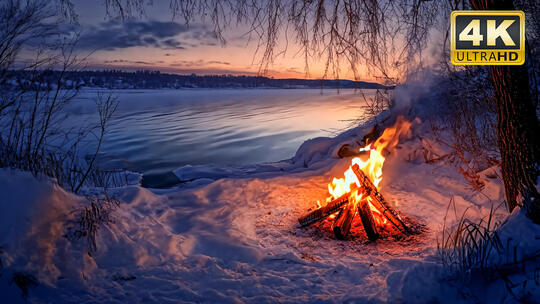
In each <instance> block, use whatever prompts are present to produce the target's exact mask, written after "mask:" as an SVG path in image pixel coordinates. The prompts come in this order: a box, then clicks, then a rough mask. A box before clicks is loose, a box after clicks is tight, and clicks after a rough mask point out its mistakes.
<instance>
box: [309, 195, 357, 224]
mask: <svg viewBox="0 0 540 304" xmlns="http://www.w3.org/2000/svg"><path fill="white" fill-rule="evenodd" d="M348 202H349V194H348V193H347V194H345V195H342V196H341V197H338V198H337V199H335V200H333V201H331V202H329V203H328V204H326V205H325V206H323V207H321V208H318V209H315V210H313V211H311V212H310V213H308V214H306V215H304V216H302V217H300V218H298V223H300V226H302V227H303V226H308V225H311V224H313V223H315V222H318V221H320V220H323V219H325V218H326V217H327V216H329V215H330V214H332V213H334V212H336V211H338V210H339V209H340V208H342V207H343V206H344V205H345V204H347V203H348Z"/></svg>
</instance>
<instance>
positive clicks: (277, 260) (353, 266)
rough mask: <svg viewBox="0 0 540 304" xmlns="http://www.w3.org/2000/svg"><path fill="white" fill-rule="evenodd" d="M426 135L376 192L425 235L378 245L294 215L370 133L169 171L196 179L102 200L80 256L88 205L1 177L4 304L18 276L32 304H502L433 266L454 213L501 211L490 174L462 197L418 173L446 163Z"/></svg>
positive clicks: (27, 178) (465, 188)
mask: <svg viewBox="0 0 540 304" xmlns="http://www.w3.org/2000/svg"><path fill="white" fill-rule="evenodd" d="M399 93H400V92H399V91H397V92H396V94H399ZM399 108H400V107H399V106H398V110H399ZM409 113H411V111H409ZM392 115H393V114H391V115H390V116H392ZM391 120H392V118H390V119H389V120H388V121H391ZM428 130H429V126H427V125H426V124H422V123H416V125H415V126H414V129H413V136H412V137H411V138H407V139H403V140H402V141H401V143H400V144H399V145H398V147H397V149H396V150H395V151H393V152H392V153H391V154H390V155H388V157H387V159H386V162H385V164H384V168H383V174H384V179H383V181H382V188H381V189H382V193H383V195H384V196H385V197H386V198H387V200H388V201H390V203H392V204H393V205H394V207H395V208H396V209H398V210H399V211H400V212H401V213H402V214H404V215H406V216H407V217H409V218H411V219H413V220H414V221H416V222H418V223H420V224H422V225H425V231H423V232H422V233H421V234H419V235H415V236H413V237H409V238H406V239H398V240H396V239H394V238H391V237H389V238H384V239H381V240H378V241H377V242H369V241H368V240H367V237H366V236H365V235H364V234H363V231H362V229H361V228H360V227H356V229H355V228H353V230H354V233H353V235H352V237H351V238H350V239H349V240H346V241H339V240H336V239H334V238H333V237H332V235H331V234H330V233H329V232H327V231H325V230H324V229H320V227H317V226H313V227H308V228H298V227H297V218H298V217H299V216H300V215H302V214H304V213H305V212H306V211H307V210H308V209H309V208H313V207H314V205H315V202H316V201H317V200H320V201H324V199H325V198H326V196H327V184H328V182H329V181H331V179H332V178H333V177H335V176H341V175H342V174H343V171H344V170H345V169H346V168H347V167H348V166H349V165H350V161H351V159H350V158H344V159H340V158H338V157H337V150H338V148H339V147H341V145H343V144H345V143H349V144H350V145H353V146H354V145H356V144H355V141H357V140H358V139H360V138H361V137H362V136H363V135H364V134H365V133H366V132H367V131H368V128H362V127H359V128H356V129H352V130H349V131H347V132H345V133H344V134H341V135H340V136H338V137H336V138H319V139H314V140H310V141H307V142H306V143H304V145H302V147H300V149H299V151H298V152H297V154H296V156H295V157H294V158H293V159H292V160H290V161H286V162H281V163H274V164H264V165H254V166H247V167H238V168H222V167H216V166H206V167H191V166H188V167H183V168H180V169H178V170H177V171H176V172H175V174H177V175H178V176H179V177H180V179H181V180H194V181H193V182H191V183H188V184H186V185H182V186H179V187H177V188H173V189H166V190H150V189H145V188H142V187H139V186H128V187H125V188H122V189H113V190H111V191H112V193H113V194H114V195H115V196H116V197H117V198H118V199H119V200H120V201H121V203H120V205H119V206H118V208H117V209H115V210H114V211H113V212H112V213H111V216H112V222H111V223H110V224H109V225H102V226H101V229H100V230H99V232H98V240H97V245H98V250H97V251H96V252H94V253H92V254H88V253H87V247H86V243H85V242H84V241H83V240H79V241H69V240H68V239H67V238H66V237H65V234H66V229H67V227H68V226H69V223H73V221H74V220H76V219H77V217H78V216H79V214H80V210H81V208H82V207H83V206H86V205H87V204H88V203H87V202H86V201H85V199H84V198H81V197H77V196H75V195H73V194H70V193H67V192H65V191H64V190H62V189H60V188H59V187H58V186H57V185H56V184H55V183H54V182H53V181H50V180H47V179H42V180H39V181H38V180H36V179H35V178H33V177H32V176H31V175H29V174H27V173H22V172H16V171H11V170H6V169H2V170H0V193H1V199H0V210H2V212H1V214H0V246H2V247H1V251H0V252H1V253H0V258H1V260H2V265H3V269H1V270H0V274H1V277H0V293H1V294H2V298H3V300H2V302H4V301H6V302H5V303H12V302H13V303H15V302H19V301H23V300H22V298H21V290H20V289H19V288H18V287H17V286H16V284H15V283H10V281H12V278H13V277H14V274H16V273H25V274H28V275H32V276H34V277H35V279H36V281H37V282H38V285H37V286H36V287H33V288H31V289H30V290H29V296H28V301H30V302H37V303H63V302H77V303H95V302H106V303H149V302H160V303H183V302H197V303H199V302H203V303H244V302H247V303H274V302H283V303H308V302H309V303H342V302H347V303H379V302H393V303H437V302H441V303H456V302H466V303H468V302H473V303H475V302H486V301H493V300H497V301H496V302H504V301H506V302H509V303H511V302H512V301H513V298H512V297H511V296H510V295H509V293H508V291H507V289H506V288H505V287H504V286H505V285H504V282H502V281H500V280H499V281H495V282H493V283H492V284H488V285H482V287H481V288H483V289H482V290H481V289H480V287H478V286H474V284H473V285H471V286H469V288H468V287H466V286H463V285H462V284H460V283H459V281H457V280H454V279H453V278H452V276H450V275H449V273H448V272H447V269H445V268H444V267H443V266H442V265H441V263H440V261H439V259H438V258H437V255H436V253H437V239H438V238H440V236H441V234H440V232H441V229H442V227H443V223H444V222H445V220H446V226H452V225H454V224H455V223H456V221H457V220H458V219H459V217H460V216H461V215H462V213H463V212H464V211H465V210H467V216H468V217H469V218H470V219H471V220H476V219H480V218H482V217H485V216H487V215H488V214H489V212H490V210H491V208H492V206H493V205H494V206H495V208H496V218H497V219H499V220H504V218H505V217H506V216H507V212H506V207H505V206H504V205H501V202H502V201H503V199H504V191H503V188H502V186H501V182H500V180H499V179H498V178H497V168H489V169H487V170H486V171H484V172H482V173H481V174H480V175H481V180H482V181H483V182H484V183H485V187H484V188H483V190H482V191H480V192H474V191H473V190H472V189H470V186H469V184H468V183H467V182H466V181H465V179H464V178H463V176H462V175H460V174H459V173H458V171H457V170H456V167H455V166H454V165H453V164H451V163H449V162H443V161H439V162H433V163H426V162H425V158H424V155H428V156H437V155H438V156H441V155H443V154H445V153H447V152H448V151H447V150H446V148H445V147H443V146H440V145H439V144H437V143H436V141H435V140H434V139H433V138H432V136H430V135H429V132H428ZM218 178H219V179H218ZM452 198H453V202H454V203H453V204H452V206H451V208H450V209H449V210H450V211H449V212H448V216H446V214H447V210H448V205H449V202H450V201H451V199H452ZM497 207H498V208H497ZM522 213H523V212H521V211H520V210H519V209H518V210H516V211H515V212H514V213H513V214H512V215H511V216H510V217H509V218H508V219H506V221H507V222H506V223H504V224H503V226H502V228H501V238H502V239H503V241H504V240H506V241H508V239H509V238H510V237H511V238H513V240H514V241H515V242H516V244H517V246H518V250H520V251H523V252H524V253H523V254H525V251H527V252H531V251H535V250H538V249H539V248H540V228H539V227H538V226H535V225H534V224H532V223H531V222H530V221H529V220H528V219H526V218H525V217H524V215H523V214H522ZM355 225H360V224H359V223H355ZM529 284H532V287H531V286H528V287H527V288H525V289H524V290H526V291H527V292H530V293H531V295H532V297H531V298H532V299H535V297H534V296H537V297H536V299H539V298H540V290H539V288H538V285H536V287H535V286H534V284H535V282H534V281H533V282H532V283H531V282H529ZM536 284H538V282H536Z"/></svg>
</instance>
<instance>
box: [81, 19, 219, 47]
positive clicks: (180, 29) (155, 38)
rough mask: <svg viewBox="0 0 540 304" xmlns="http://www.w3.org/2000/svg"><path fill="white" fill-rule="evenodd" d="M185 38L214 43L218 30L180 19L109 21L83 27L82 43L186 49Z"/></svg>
mask: <svg viewBox="0 0 540 304" xmlns="http://www.w3.org/2000/svg"><path fill="white" fill-rule="evenodd" d="M180 38H182V40H188V41H189V40H191V41H193V40H196V41H197V43H196V44H195V45H197V44H206V43H213V41H215V39H216V38H215V34H214V33H213V32H212V31H209V30H206V29H205V28H204V27H202V26H198V25H193V26H190V27H188V26H186V25H183V24H179V23H176V22H160V21H147V22H143V21H127V22H119V21H107V22H103V23H101V24H100V25H99V26H97V27H91V28H89V29H87V30H85V31H83V33H82V35H81V37H80V40H79V43H78V46H79V48H81V49H86V50H115V49H122V48H128V47H137V46H150V47H157V48H162V49H177V50H178V49H184V48H185V45H194V44H192V43H184V42H182V41H180V40H179V39H180Z"/></svg>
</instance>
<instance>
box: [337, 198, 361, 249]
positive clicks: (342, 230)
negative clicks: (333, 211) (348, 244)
mask: <svg viewBox="0 0 540 304" xmlns="http://www.w3.org/2000/svg"><path fill="white" fill-rule="evenodd" d="M355 215H356V203H354V202H349V203H348V204H347V205H346V206H345V207H344V208H343V209H342V210H341V212H340V213H339V214H338V216H337V217H336V219H335V221H334V223H333V224H332V230H333V231H334V235H335V236H336V238H337V239H339V240H343V239H345V237H346V236H347V234H349V231H350V230H351V223H352V221H353V218H354V216H355Z"/></svg>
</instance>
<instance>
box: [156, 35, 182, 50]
mask: <svg viewBox="0 0 540 304" xmlns="http://www.w3.org/2000/svg"><path fill="white" fill-rule="evenodd" d="M161 44H162V45H163V46H164V48H166V49H180V50H183V49H185V47H183V46H182V43H181V42H180V41H178V40H176V39H172V38H171V39H166V40H163V41H162V42H161Z"/></svg>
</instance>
